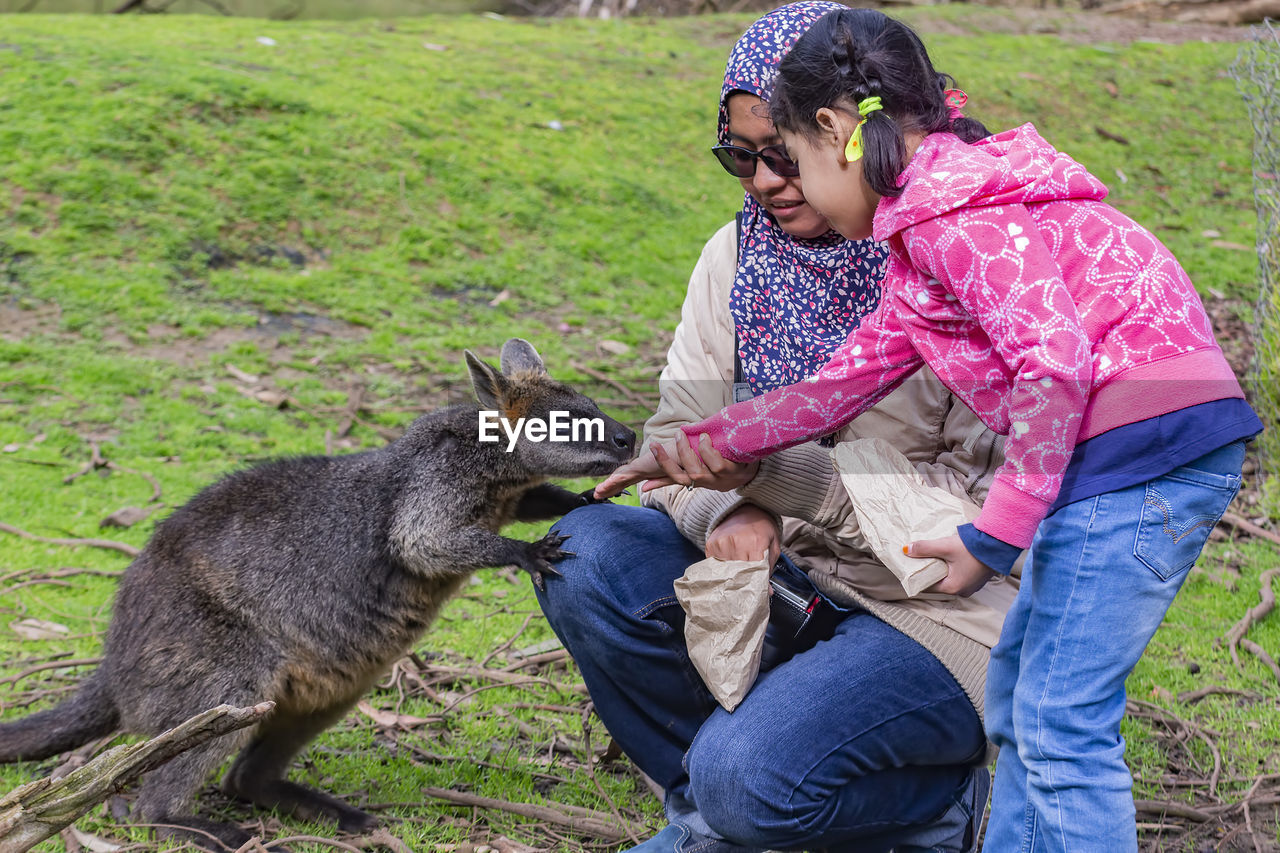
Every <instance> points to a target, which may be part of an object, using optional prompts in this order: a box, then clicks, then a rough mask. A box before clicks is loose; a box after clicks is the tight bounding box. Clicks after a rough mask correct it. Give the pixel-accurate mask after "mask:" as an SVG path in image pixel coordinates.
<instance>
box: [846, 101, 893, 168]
mask: <svg viewBox="0 0 1280 853" xmlns="http://www.w3.org/2000/svg"><path fill="white" fill-rule="evenodd" d="M882 109H884V107H883V106H881V104H880V96H879V95H873V96H871V97H870V98H863V99H862V100H861V101H859V102H858V115H860V116H862V119H861V120H860V121H859V122H858V126H857V127H855V128H854V129H853V133H852V134H851V135H850V136H849V144H848V145H846V146H845V147H844V158H845V159H846V160H848V161H849V162H850V163H856V162H857V161H858V160H861V159H862V126H863V125H864V124H866V123H867V116H869V115H871V114H872V113H873V112H875V111H876V110H882Z"/></svg>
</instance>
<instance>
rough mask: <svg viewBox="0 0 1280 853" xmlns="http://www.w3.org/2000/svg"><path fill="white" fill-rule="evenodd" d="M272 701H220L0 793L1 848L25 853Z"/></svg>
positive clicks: (250, 719) (245, 722) (250, 720)
mask: <svg viewBox="0 0 1280 853" xmlns="http://www.w3.org/2000/svg"><path fill="white" fill-rule="evenodd" d="M274 707H275V703H274V702H263V703H261V704H259V705H254V706H252V707H250V708H234V707H232V706H230V705H219V706H218V707H216V708H213V709H210V710H208V711H205V712H204V713H203V714H197V715H196V716H194V717H192V718H191V719H189V720H187V721H186V722H185V723H182V724H181V725H178V726H176V727H175V728H172V729H170V730H169V731H167V732H164V733H163V734H160V735H157V736H156V737H154V738H151V739H150V740H147V741H143V742H142V743H136V744H131V745H125V746H117V747H115V748H114V749H111V750H109V751H107V752H104V753H103V754H102V755H99V756H98V757H97V758H95V759H93V760H92V761H90V762H89V763H88V764H86V765H84V766H83V767H80V768H78V769H76V770H73V771H71V772H70V773H68V774H67V775H66V776H64V777H62V778H61V779H58V780H53V779H50V778H47V777H46V778H44V779H37V780H36V781H34V782H29V783H27V784H26V785H23V786H21V787H19V788H16V789H15V790H13V791H11V792H9V793H8V794H6V795H5V796H4V797H0V853H22V851H24V850H29V849H30V848H31V847H33V846H35V845H36V844H39V843H40V842H41V841H43V840H45V839H46V838H49V837H50V836H52V835H56V834H57V833H58V832H60V831H61V830H62V828H63V827H66V826H70V825H71V824H72V823H74V822H75V821H76V820H77V819H78V818H79V817H80V816H81V815H83V814H84V813H85V812H87V811H89V809H91V808H93V807H94V806H95V805H97V804H98V803H100V802H102V801H103V800H105V799H106V798H107V797H109V796H110V795H111V794H113V793H114V792H116V791H118V790H120V789H121V788H122V787H124V786H125V785H128V784H129V783H130V782H132V781H133V780H135V779H137V778H138V777H139V776H141V775H142V774H144V773H146V772H147V771H148V770H152V769H154V768H156V767H158V766H160V765H161V764H164V763H165V762H166V761H169V760H170V759H172V758H174V757H175V756H177V755H179V754H181V753H183V752H185V751H186V750H188V749H191V748H192V747H194V746H198V745H200V744H202V743H204V742H206V741H209V740H212V739H213V738H215V737H220V736H222V735H225V734H227V733H229V732H233V731H235V730H237V729H242V728H245V727H246V726H251V725H253V724H254V723H256V722H258V720H260V719H262V718H263V717H264V716H265V715H266V714H267V713H268V712H270V711H271V709H272V708H274Z"/></svg>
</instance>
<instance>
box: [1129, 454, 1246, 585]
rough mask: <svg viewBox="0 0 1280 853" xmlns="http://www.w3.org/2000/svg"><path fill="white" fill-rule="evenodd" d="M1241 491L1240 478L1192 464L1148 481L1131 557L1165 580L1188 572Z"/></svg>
mask: <svg viewBox="0 0 1280 853" xmlns="http://www.w3.org/2000/svg"><path fill="white" fill-rule="evenodd" d="M1239 490H1240V477H1239V476H1235V475H1230V474H1225V475H1224V474H1214V473H1209V472H1203V471H1197V470H1194V469H1190V468H1178V469H1176V470H1174V471H1172V472H1171V473H1169V474H1166V475H1165V476H1163V477H1158V478H1156V479H1154V480H1152V481H1151V482H1149V483H1147V487H1146V494H1145V495H1144V497H1143V501H1142V516H1141V518H1140V519H1139V520H1138V532H1137V535H1136V537H1135V539H1134V543H1133V555H1134V556H1135V557H1137V558H1138V559H1139V560H1141V561H1142V562H1143V564H1145V565H1146V567H1147V568H1149V569H1150V570H1151V571H1152V572H1154V573H1155V575H1156V576H1157V577H1159V578H1160V579H1161V580H1166V581H1167V580H1169V579H1171V578H1174V577H1177V576H1178V575H1180V574H1182V573H1183V572H1185V571H1187V570H1188V569H1190V568H1191V566H1192V565H1194V564H1195V561H1196V558H1197V557H1199V556H1200V550H1201V549H1202V548H1204V543H1205V542H1206V541H1207V540H1208V538H1209V534H1210V533H1211V532H1212V531H1213V528H1214V526H1216V525H1217V523H1218V520H1219V519H1220V518H1222V514H1223V513H1224V512H1226V511H1227V506H1228V505H1229V504H1230V503H1231V501H1232V500H1234V499H1235V496H1236V492H1238V491H1239Z"/></svg>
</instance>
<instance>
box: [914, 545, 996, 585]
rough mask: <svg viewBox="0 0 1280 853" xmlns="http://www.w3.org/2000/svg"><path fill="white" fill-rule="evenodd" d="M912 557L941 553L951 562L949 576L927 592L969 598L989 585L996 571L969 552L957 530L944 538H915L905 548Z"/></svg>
mask: <svg viewBox="0 0 1280 853" xmlns="http://www.w3.org/2000/svg"><path fill="white" fill-rule="evenodd" d="M904 550H905V552H906V554H907V556H908V557H921V558H925V557H937V558H938V559H940V560H942V561H943V562H944V563H946V564H947V576H946V577H945V578H943V579H942V580H940V581H938V582H937V583H935V584H934V585H933V586H931V587H929V588H928V589H927V590H925V592H941V593H944V594H946V595H959V596H962V597H965V598H967V597H968V596H970V595H973V594H974V593H975V592H977V591H978V590H980V589H982V588H983V587H984V586H986V584H987V581H989V580H991V578H993V577H994V576H995V572H993V571H991V569H989V568H987V565H986V563H983V562H982V561H980V560H979V559H978V558H977V557H975V556H973V555H972V554H970V553H969V549H968V548H966V547H964V541H963V540H961V538H960V534H958V533H954V534H952V535H950V536H946V537H944V538H942V539H925V540H923V541H920V542H912V543H911V544H910V545H908V546H907V547H906V548H905V549H904Z"/></svg>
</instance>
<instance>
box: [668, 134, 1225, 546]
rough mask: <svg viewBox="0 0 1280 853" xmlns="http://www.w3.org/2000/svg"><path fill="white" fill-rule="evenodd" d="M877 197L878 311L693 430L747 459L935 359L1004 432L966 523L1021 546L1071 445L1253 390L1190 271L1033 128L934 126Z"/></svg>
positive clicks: (844, 417)
mask: <svg viewBox="0 0 1280 853" xmlns="http://www.w3.org/2000/svg"><path fill="white" fill-rule="evenodd" d="M901 185H902V186H904V191H903V193H902V195H901V196H899V197H898V198H896V199H895V198H884V199H882V200H881V201H880V204H879V206H878V207H877V208H876V213H875V219H874V230H875V238H876V239H877V240H885V241H888V243H889V247H890V250H891V257H890V262H889V268H888V272H887V274H886V276H885V280H884V285H883V289H884V293H883V296H882V297H881V301H880V305H879V307H878V308H877V309H876V310H875V311H874V312H873V313H871V314H869V315H867V316H866V317H865V318H863V320H862V324H861V325H860V326H859V327H858V328H857V329H856V330H855V331H854V332H853V333H852V334H851V335H850V336H849V338H848V339H847V340H846V341H845V343H844V344H842V345H841V346H840V348H839V349H837V350H836V351H835V353H834V354H833V355H832V357H831V360H830V361H829V362H828V363H827V365H826V366H825V367H823V368H822V369H821V370H819V371H818V373H816V374H815V375H813V376H811V377H809V378H808V379H806V380H804V381H802V382H798V383H796V384H794V385H790V386H787V387H785V388H779V389H777V390H776V391H772V392H770V393H768V394H764V395H762V396H759V397H756V398H754V399H752V400H749V401H747V402H744V403H739V404H737V405H734V406H730V407H728V408H726V409H724V410H723V411H722V412H720V413H719V414H718V415H714V416H712V417H711V418H708V419H707V420H705V421H703V422H702V423H698V424H693V425H692V426H687V427H685V428H684V429H685V432H686V433H687V434H688V435H689V437H690V439H691V441H692V442H693V444H694V446H695V447H696V446H697V436H698V435H700V434H702V433H707V434H709V435H710V436H711V439H712V442H713V444H714V446H715V447H716V449H717V450H719V451H720V452H721V453H722V454H724V455H725V456H726V457H727V458H729V459H733V460H736V461H739V462H745V461H748V460H750V459H756V458H759V457H761V456H767V455H769V454H770V453H774V452H776V451H778V450H781V449H783V448H785V447H790V446H792V445H795V444H799V443H801V442H804V441H808V440H810V439H812V438H815V437H818V436H822V435H826V434H828V433H831V432H834V431H836V430H838V429H839V428H840V427H842V426H844V425H845V424H847V423H848V422H849V421H851V420H853V419H854V418H855V417H857V416H858V415H859V414H861V413H862V412H863V411H865V410H866V409H868V408H870V407H871V406H872V405H874V404H875V403H876V402H877V401H879V400H880V399H881V398H883V397H884V396H885V395H886V394H888V393H889V392H890V391H891V390H892V389H893V388H895V387H896V386H897V385H898V384H900V383H901V382H902V381H903V380H904V379H906V378H907V376H908V375H910V374H911V373H912V372H914V371H915V370H916V369H917V368H919V367H920V366H921V365H922V364H925V363H927V364H928V365H929V366H930V367H931V368H933V371H934V372H935V373H936V374H937V375H938V377H939V378H940V379H941V380H942V381H943V382H944V383H945V384H946V385H947V387H948V388H950V389H951V390H952V391H953V392H954V393H955V394H956V395H957V396H958V397H960V398H961V399H962V400H964V401H965V403H967V404H968V406H969V407H970V408H971V409H973V411H974V414H976V415H977V416H978V417H979V418H981V419H982V421H983V422H984V423H986V424H987V425H988V426H990V427H991V428H992V429H993V430H995V431H996V432H998V433H1001V434H1003V435H1007V436H1008V442H1007V443H1006V446H1005V457H1006V461H1005V463H1004V465H1002V466H1001V467H1000V469H999V470H998V471H997V472H996V475H995V480H994V482H993V484H992V486H991V491H990V493H989V495H988V497H987V501H986V503H985V504H984V506H983V508H982V512H981V514H980V515H979V516H978V518H977V520H976V521H975V522H974V525H975V526H976V527H977V528H978V529H979V530H981V531H983V532H984V533H988V534H990V535H992V536H994V537H996V538H997V539H1001V540H1003V541H1005V542H1008V543H1010V544H1012V545H1017V546H1019V547H1024V548H1025V547H1027V546H1028V545H1030V544H1031V538H1032V536H1033V535H1034V533H1035V530H1036V527H1037V525H1039V523H1040V521H1041V520H1042V519H1043V518H1044V516H1045V514H1046V513H1047V512H1048V509H1049V506H1050V504H1052V503H1053V500H1054V498H1055V497H1056V496H1057V494H1058V490H1059V488H1060V487H1061V485H1062V475H1063V472H1064V471H1065V469H1066V467H1067V463H1068V462H1069V461H1070V459H1071V453H1072V451H1073V449H1074V448H1075V446H1076V444H1078V443H1079V442H1081V441H1084V440H1085V439H1088V438H1092V437H1093V436H1095V435H1098V434H1099V433H1102V432H1105V431H1107V430H1109V429H1113V428H1115V427H1118V426H1123V425H1125V424H1129V423H1134V422H1136V421H1140V420H1145V419H1147V418H1151V417H1155V416H1157V415H1162V414H1166V413H1168V412H1172V411H1176V410H1178V409H1182V408H1186V407H1187V406H1192V405H1195V404H1197V403H1205V402H1209V401H1210V400H1220V399H1225V398H1228V397H1243V396H1244V394H1243V392H1242V391H1241V389H1240V384H1239V382H1238V381H1237V380H1236V377H1235V375H1234V374H1233V373H1232V372H1231V368H1230V367H1229V366H1228V365H1227V362H1226V359H1225V358H1224V357H1223V355H1222V350H1221V349H1220V348H1219V346H1218V344H1217V342H1216V341H1215V340H1214V337H1213V329H1212V326H1211V325H1210V322H1209V318H1208V316H1207V315H1206V314H1205V311H1204V306H1203V305H1202V304H1201V302H1200V297H1199V295H1198V294H1197V293H1196V291H1195V288H1194V287H1193V286H1192V284H1191V281H1190V279H1188V277H1187V274H1186V272H1185V271H1184V270H1183V269H1182V267H1181V266H1180V265H1179V264H1178V262H1177V260H1175V259H1174V257H1173V255H1172V254H1170V252H1169V250H1168V249H1166V248H1165V247H1164V245H1163V244H1161V243H1160V241H1159V240H1157V239H1156V238H1155V236H1154V235H1152V234H1151V232H1149V231H1147V230H1146V229H1145V228H1143V227H1142V226H1140V225H1138V224H1137V223H1136V222H1134V221H1133V220H1131V219H1130V218H1129V217H1127V216H1125V215H1124V214H1123V213H1121V212H1120V211H1118V210H1116V209H1115V208H1113V207H1111V206H1109V205H1107V204H1105V203H1103V202H1102V199H1103V198H1105V197H1106V194H1107V189H1106V187H1104V186H1103V185H1102V183H1101V182H1100V181H1098V179H1097V178H1095V177H1093V176H1092V175H1090V174H1089V173H1088V172H1087V171H1085V169H1084V167H1083V166H1081V165H1080V164H1079V163H1077V162H1075V161H1074V160H1072V159H1071V158H1070V157H1068V156H1067V155H1066V154H1062V153H1060V152H1058V151H1056V150H1055V149H1054V148H1053V147H1051V146H1050V145H1049V144H1048V143H1047V142H1045V141H1044V140H1043V139H1041V138H1040V135H1039V134H1038V133H1037V132H1036V130H1035V128H1034V127H1033V126H1032V125H1030V124H1026V125H1023V126H1022V127H1019V128H1016V129H1014V130H1010V131H1006V132H1004V133H1000V134H997V135H995V136H992V137H989V138H987V139H984V140H982V141H981V142H978V143H975V144H973V145H968V144H965V143H963V142H961V141H960V140H959V139H958V138H956V137H955V136H953V135H952V134H949V133H937V134H932V135H930V136H928V137H926V138H925V140H924V141H923V142H922V143H921V145H920V147H919V148H918V149H917V151H916V153H915V155H914V156H913V157H912V159H911V162H910V163H909V164H908V165H907V168H906V170H905V171H904V173H903V176H902V178H901Z"/></svg>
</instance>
